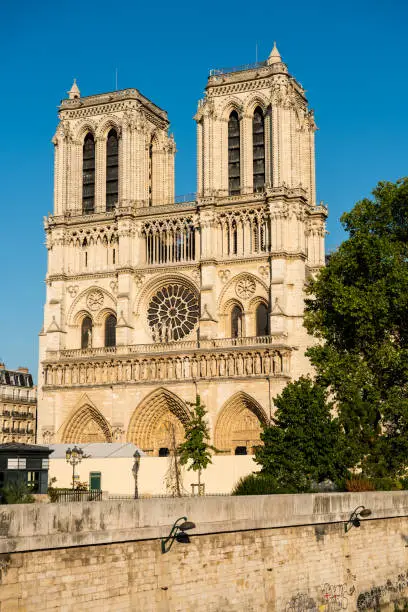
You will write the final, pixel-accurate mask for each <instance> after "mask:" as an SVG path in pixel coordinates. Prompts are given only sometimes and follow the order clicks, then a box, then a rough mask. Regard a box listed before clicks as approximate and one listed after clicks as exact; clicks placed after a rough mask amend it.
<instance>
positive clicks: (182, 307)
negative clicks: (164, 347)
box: [147, 284, 199, 342]
mask: <svg viewBox="0 0 408 612" xmlns="http://www.w3.org/2000/svg"><path fill="white" fill-rule="evenodd" d="M198 314H199V310H198V299H197V296H196V295H195V294H194V293H193V292H192V291H191V290H190V289H187V288H186V287H183V286H182V285H177V284H172V285H167V286H166V287H162V288H161V289H159V291H157V293H156V294H155V295H154V296H153V297H152V299H151V300H150V304H149V307H148V309H147V320H148V323H149V326H150V328H151V330H152V336H153V340H154V341H155V342H171V341H174V340H180V339H181V338H184V336H187V335H188V334H189V333H190V332H191V330H192V329H194V326H195V325H196V323H197V321H198Z"/></svg>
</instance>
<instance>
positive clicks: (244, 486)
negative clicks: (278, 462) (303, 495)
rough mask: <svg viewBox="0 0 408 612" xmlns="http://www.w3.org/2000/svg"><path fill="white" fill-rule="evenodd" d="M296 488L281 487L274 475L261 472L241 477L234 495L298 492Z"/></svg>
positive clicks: (233, 492)
mask: <svg viewBox="0 0 408 612" xmlns="http://www.w3.org/2000/svg"><path fill="white" fill-rule="evenodd" d="M296 492H297V491H296V489H295V488H293V487H292V488H291V487H286V488H284V487H280V486H279V485H278V482H277V480H276V478H275V477H274V476H272V475H271V474H265V473H262V472H260V473H259V474H249V475H248V476H244V477H243V478H240V480H239V481H238V482H237V484H236V485H235V487H234V489H233V491H232V495H271V494H276V493H296Z"/></svg>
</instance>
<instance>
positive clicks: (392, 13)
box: [0, 0, 408, 378]
mask: <svg viewBox="0 0 408 612" xmlns="http://www.w3.org/2000/svg"><path fill="white" fill-rule="evenodd" d="M407 25H408V3H407V2H406V0H388V1H385V0H354V1H350V0H343V1H342V2H329V1H327V0H325V1H314V0H310V1H309V2H305V1H304V0H302V1H301V0H292V1H291V2H282V1H280V2H276V1H275V0H272V1H269V2H262V3H255V2H254V3H248V2H245V3H244V2H234V3H232V2H229V3H222V2H214V1H213V0H207V2H195V3H186V2H167V3H161V2H160V1H157V2H154V3H153V2H151V3H146V2H128V1H122V2H116V3H112V2H106V0H99V1H98V2H95V1H94V0H89V1H88V2H77V1H75V0H72V1H71V2H69V3H57V2H55V1H54V2H44V1H43V2H41V0H39V1H38V2H32V1H28V0H25V1H23V2H21V1H19V0H14V1H13V2H11V1H10V0H9V1H8V2H3V3H2V7H1V9H0V56H1V75H0V94H1V95H0V106H1V116H2V118H3V123H2V134H1V147H0V167H1V173H0V174H1V185H2V190H1V197H0V205H1V207H2V222H1V225H0V240H1V245H2V264H3V265H2V276H1V298H2V299H1V300H0V358H1V359H3V360H4V361H5V362H6V364H7V365H8V366H9V367H11V368H14V367H17V366H19V365H27V366H28V367H30V369H31V370H32V371H34V375H35V378H37V376H36V370H37V359H38V332H39V331H40V329H41V325H42V314H43V302H44V295H45V291H44V276H45V272H46V250H45V247H44V234H43V229H42V217H43V216H44V215H46V214H47V213H48V211H51V210H52V166H53V147H52V144H51V138H52V136H53V133H54V130H55V127H56V122H57V105H58V103H59V101H60V99H61V98H63V97H65V96H66V91H67V90H68V89H69V88H70V86H71V83H72V79H73V77H77V79H78V84H79V87H80V89H81V93H82V95H90V94H94V93H98V92H103V91H109V90H112V89H114V88H115V69H116V68H118V86H119V88H120V89H122V88H125V87H136V88H138V89H139V90H140V91H141V92H142V93H143V94H145V95H146V96H148V97H149V98H151V99H152V100H153V101H154V102H155V103H157V104H158V105H159V106H161V107H162V108H165V109H166V110H167V111H168V113H169V118H170V120H171V123H172V131H173V132H174V134H175V139H176V143H177V149H178V153H177V158H176V192H177V194H182V193H187V192H192V191H195V124H194V121H193V119H192V117H193V115H194V113H195V110H196V106H197V100H198V99H199V98H200V97H201V96H202V92H203V89H204V87H205V83H206V78H207V74H208V70H209V69H210V68H216V67H224V66H234V65H239V64H244V63H248V62H252V61H255V48H256V44H257V45H258V57H259V59H266V57H267V56H268V54H269V51H270V49H271V47H272V45H273V41H274V40H276V41H277V44H278V48H279V51H280V53H281V55H282V57H283V59H284V61H285V62H286V63H287V64H288V67H289V71H290V72H291V73H292V74H293V75H294V76H295V77H296V78H297V79H298V80H299V81H300V82H301V83H302V85H303V86H304V87H305V88H306V90H307V96H308V98H309V102H310V106H311V107H312V108H314V109H315V114H316V121H317V124H318V126H319V131H318V132H317V135H316V152H317V160H316V162H317V163H316V170H317V191H318V197H319V199H322V200H324V201H325V202H327V203H328V205H329V213H330V216H329V221H328V230H329V232H330V233H329V235H328V238H327V248H328V250H330V249H332V248H335V247H336V246H337V245H339V244H340V242H341V241H342V240H343V238H344V235H343V233H342V230H341V227H340V223H339V217H340V215H341V213H342V212H343V211H345V210H349V209H350V208H351V207H352V206H353V204H354V203H355V202H356V201H357V200H359V199H361V198H362V197H365V196H367V195H369V194H370V192H371V190H372V188H373V187H374V186H375V185H376V183H377V182H378V181H379V180H396V179H397V178H399V177H401V176H405V175H407V174H408V166H407V161H408V159H407V158H408V155H407V150H408V149H407V143H408V112H407V111H408V79H407V61H408V52H407V45H408V37H407Z"/></svg>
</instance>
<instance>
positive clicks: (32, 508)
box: [0, 491, 408, 554]
mask: <svg viewBox="0 0 408 612" xmlns="http://www.w3.org/2000/svg"><path fill="white" fill-rule="evenodd" d="M358 506H365V507H366V508H369V509H370V510H371V512H372V514H371V516H370V518H369V519H364V522H365V521H370V522H371V521H380V520H384V519H391V518H397V517H407V516H408V492H407V491H398V492H368V493H367V492H366V493H330V494H329V493H318V494H310V495H308V494H297V495H254V496H238V497H232V496H213V497H202V498H194V497H192V498H190V497H187V498H168V499H165V500H164V499H162V498H156V499H138V500H126V501H103V502H84V503H81V502H76V503H58V504H38V505H37V504H34V505H31V504H23V505H7V506H3V507H2V510H1V513H0V553H2V554H4V553H15V552H26V551H34V550H43V549H52V548H60V547H62V548H69V547H76V546H84V545H92V544H107V543H109V544H110V543H113V542H126V541H137V540H151V539H158V538H162V537H166V536H167V535H168V533H169V531H170V528H171V526H172V525H173V523H174V521H175V520H176V519H177V518H178V517H180V516H186V517H187V518H188V519H189V520H190V521H193V522H194V523H195V525H196V527H195V529H194V530H192V531H191V535H192V536H197V535H204V534H216V533H231V532H238V531H249V530H256V531H257V530H263V529H277V528H286V527H295V526H318V525H328V524H335V523H345V522H347V521H348V519H349V518H350V515H351V513H352V511H353V510H354V509H355V508H356V507H358Z"/></svg>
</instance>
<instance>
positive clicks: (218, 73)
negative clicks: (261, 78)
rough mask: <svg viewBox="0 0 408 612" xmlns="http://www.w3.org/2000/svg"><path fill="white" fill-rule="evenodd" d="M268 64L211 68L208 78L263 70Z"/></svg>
mask: <svg viewBox="0 0 408 612" xmlns="http://www.w3.org/2000/svg"><path fill="white" fill-rule="evenodd" d="M267 65H268V63H267V62H266V61H263V62H254V63H253V64H241V66H232V68H212V69H211V70H210V77H212V76H221V75H222V74H228V73H229V72H243V71H244V70H255V69H256V68H264V67H265V66H267Z"/></svg>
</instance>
